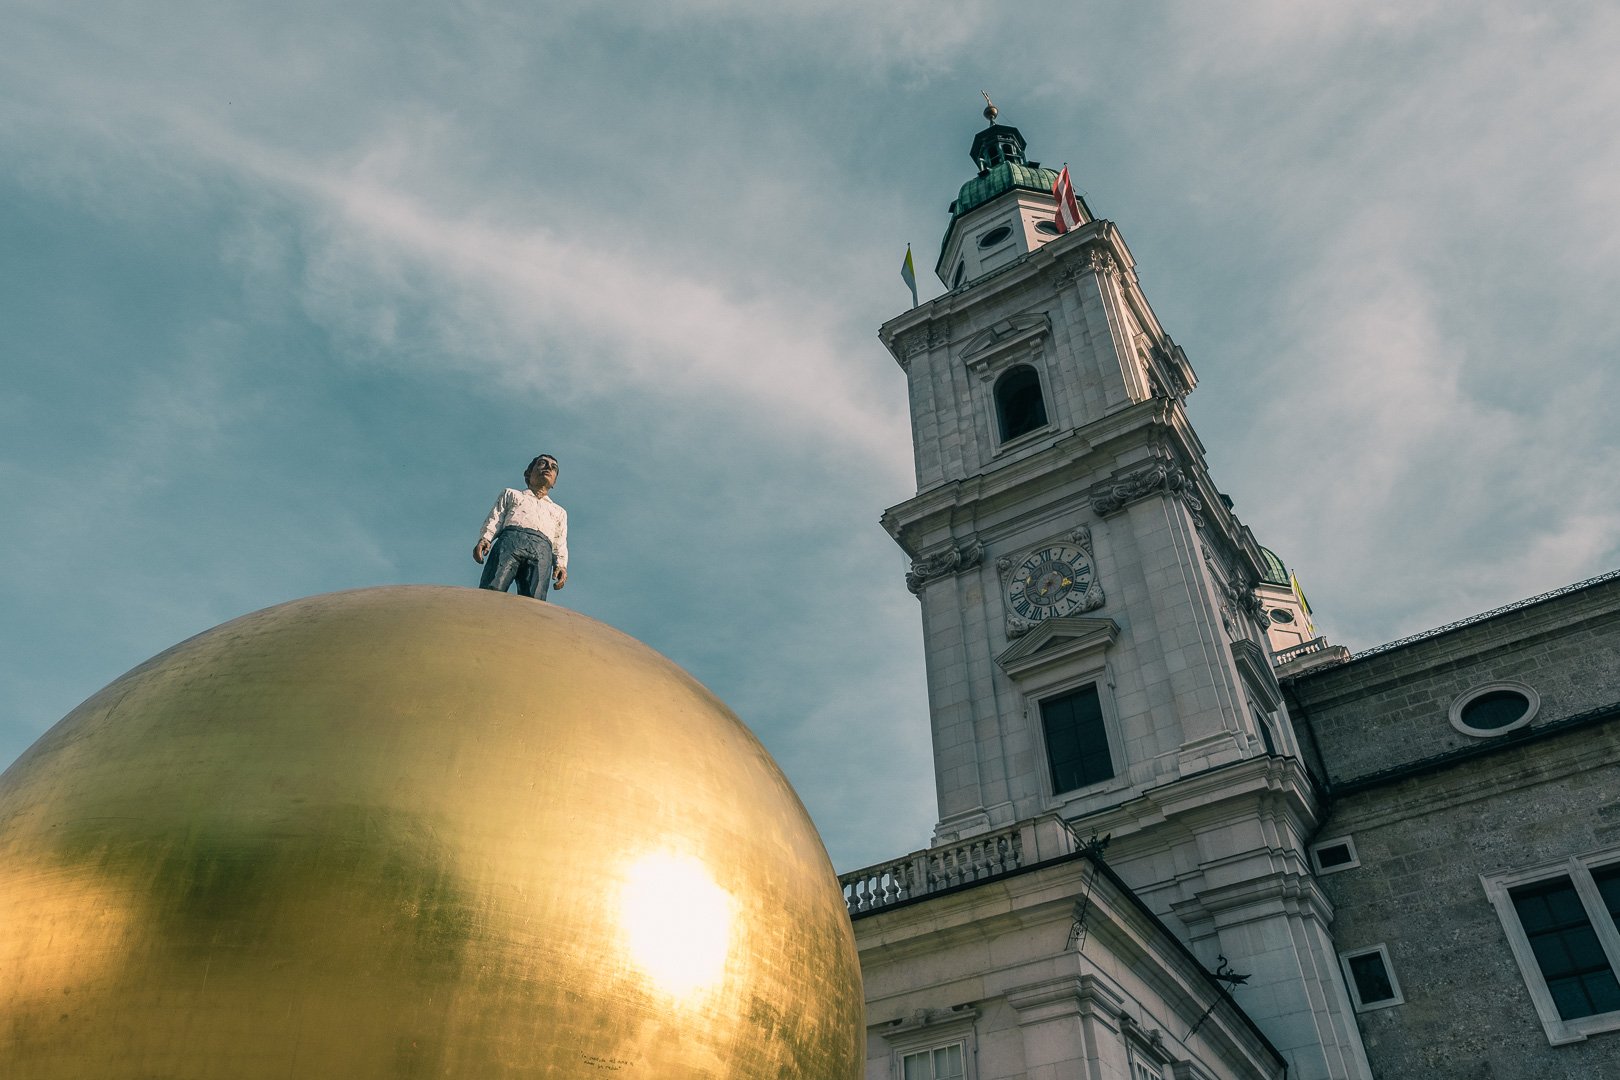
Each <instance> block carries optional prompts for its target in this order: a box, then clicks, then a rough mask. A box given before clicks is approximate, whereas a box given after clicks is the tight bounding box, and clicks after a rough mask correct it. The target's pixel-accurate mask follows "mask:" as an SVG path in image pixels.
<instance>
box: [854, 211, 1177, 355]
mask: <svg viewBox="0 0 1620 1080" xmlns="http://www.w3.org/2000/svg"><path fill="white" fill-rule="evenodd" d="M1087 273H1101V274H1108V275H1117V276H1118V277H1120V278H1121V279H1122V280H1123V281H1125V282H1127V284H1128V288H1127V289H1126V293H1127V296H1128V299H1129V302H1130V304H1131V307H1132V310H1133V311H1135V312H1136V314H1137V317H1138V318H1139V319H1140V320H1141V321H1142V323H1143V325H1145V326H1148V327H1151V328H1152V329H1153V331H1154V332H1155V333H1156V334H1161V335H1162V333H1163V331H1162V330H1161V329H1160V328H1159V325H1158V320H1157V319H1155V318H1154V317H1153V313H1152V309H1150V308H1149V307H1148V306H1147V303H1146V301H1145V300H1143V299H1142V297H1141V293H1140V290H1139V289H1138V288H1137V287H1136V284H1135V281H1136V273H1135V260H1134V258H1132V256H1131V253H1130V249H1129V248H1128V247H1126V246H1125V240H1124V238H1123V237H1122V236H1120V233H1119V229H1118V228H1117V227H1116V226H1115V225H1114V223H1113V222H1111V221H1107V220H1103V219H1098V220H1095V221H1091V222H1087V223H1086V224H1085V225H1083V226H1081V227H1080V228H1078V229H1075V230H1072V231H1071V232H1069V233H1068V234H1067V235H1065V236H1061V237H1058V238H1057V239H1055V240H1052V241H1050V242H1049V243H1046V244H1043V245H1041V246H1040V247H1038V248H1036V249H1035V250H1034V251H1030V252H1026V253H1025V254H1023V255H1021V256H1019V257H1018V258H1017V259H1015V260H1013V261H1012V262H1011V263H1008V264H1007V265H1006V266H1003V267H1000V268H998V269H996V270H993V271H991V272H990V273H988V274H985V275H983V276H982V277H979V278H977V279H975V280H974V281H973V282H971V283H970V284H968V285H966V286H964V287H962V288H959V289H954V290H952V291H951V292H947V293H945V294H944V295H943V296H936V297H935V298H934V299H932V300H930V301H928V302H927V303H926V304H920V305H918V306H917V307H914V308H912V309H911V310H909V311H906V312H903V313H901V314H899V315H896V316H895V317H894V318H892V319H890V320H889V321H888V322H885V323H884V324H883V325H882V326H881V327H879V328H878V340H879V341H881V342H882V343H883V346H884V348H886V349H888V350H889V353H890V355H892V356H893V357H894V359H895V362H896V363H898V364H899V365H900V367H901V368H902V369H906V370H909V369H910V366H911V360H912V358H913V357H914V356H915V355H916V354H917V353H918V352H921V351H925V350H928V351H931V350H933V349H935V348H940V347H942V346H943V345H945V344H946V343H948V342H949V341H950V340H951V334H952V327H953V326H954V325H956V324H957V322H958V316H959V315H961V314H963V313H965V312H966V311H967V310H968V309H970V308H971V309H974V310H983V309H984V307H985V305H987V304H991V303H993V302H994V300H995V298H996V297H997V296H998V295H1000V294H1002V293H1004V292H1008V291H1010V290H1015V289H1020V288H1025V287H1027V286H1029V285H1031V284H1033V283H1041V284H1044V285H1047V286H1048V287H1050V288H1052V289H1053V290H1054V291H1055V290H1058V289H1062V288H1063V287H1064V286H1066V285H1067V284H1069V283H1070V282H1071V281H1073V280H1074V279H1075V278H1076V277H1079V276H1081V275H1082V274H1087ZM1189 370H1190V369H1189Z"/></svg>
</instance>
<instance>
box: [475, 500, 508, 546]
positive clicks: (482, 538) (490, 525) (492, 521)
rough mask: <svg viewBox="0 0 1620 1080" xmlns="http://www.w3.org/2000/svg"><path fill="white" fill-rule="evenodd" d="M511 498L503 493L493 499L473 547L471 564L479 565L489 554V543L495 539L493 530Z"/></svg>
mask: <svg viewBox="0 0 1620 1080" xmlns="http://www.w3.org/2000/svg"><path fill="white" fill-rule="evenodd" d="M511 497H512V493H511V492H510V491H503V492H501V493H500V494H499V495H497V496H496V497H495V506H494V507H493V508H492V509H491V510H490V512H489V516H488V517H486V518H485V519H484V527H483V528H482V529H481V530H479V533H478V543H476V544H474V545H473V562H475V563H481V562H483V561H484V557H485V556H487V555H488V554H489V545H490V542H491V541H492V540H494V539H495V529H496V527H497V526H498V525H499V524H500V521H501V514H503V513H504V512H505V511H506V504H507V502H508V501H509V500H510V499H511Z"/></svg>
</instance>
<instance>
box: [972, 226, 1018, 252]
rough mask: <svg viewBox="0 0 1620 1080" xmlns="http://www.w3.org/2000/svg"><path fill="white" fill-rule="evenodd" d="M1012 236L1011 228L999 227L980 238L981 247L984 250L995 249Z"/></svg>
mask: <svg viewBox="0 0 1620 1080" xmlns="http://www.w3.org/2000/svg"><path fill="white" fill-rule="evenodd" d="M1011 235H1012V227H1011V226H1009V225H997V226H996V227H995V228H993V229H991V230H990V231H989V232H987V233H985V234H984V235H983V236H981V237H979V246H980V247H982V248H988V247H995V246H996V245H997V244H999V243H1001V242H1002V241H1003V240H1005V239H1007V237H1009V236H1011Z"/></svg>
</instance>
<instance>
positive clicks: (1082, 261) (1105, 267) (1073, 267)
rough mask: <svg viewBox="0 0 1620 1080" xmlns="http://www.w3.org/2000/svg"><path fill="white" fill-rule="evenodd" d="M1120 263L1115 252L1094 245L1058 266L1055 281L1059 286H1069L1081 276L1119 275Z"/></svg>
mask: <svg viewBox="0 0 1620 1080" xmlns="http://www.w3.org/2000/svg"><path fill="white" fill-rule="evenodd" d="M1118 272H1119V263H1118V262H1116V261H1115V260H1114V254H1113V252H1111V251H1109V250H1108V248H1107V247H1106V246H1104V245H1099V244H1094V245H1092V246H1091V247H1088V248H1086V249H1085V250H1084V251H1082V252H1080V253H1079V254H1078V255H1074V256H1072V257H1070V258H1067V259H1064V260H1063V261H1062V262H1060V263H1058V264H1057V270H1056V273H1055V275H1054V280H1055V281H1056V283H1057V284H1058V285H1059V286H1063V285H1067V284H1068V283H1069V282H1071V281H1073V280H1074V279H1075V278H1077V277H1079V276H1080V275H1081V274H1117V273H1118Z"/></svg>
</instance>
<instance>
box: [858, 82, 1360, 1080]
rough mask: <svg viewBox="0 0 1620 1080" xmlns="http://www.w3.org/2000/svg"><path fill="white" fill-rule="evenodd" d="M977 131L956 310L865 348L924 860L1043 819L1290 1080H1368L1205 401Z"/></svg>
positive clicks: (945, 248) (1005, 150) (1128, 290)
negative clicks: (1198, 975) (888, 407)
mask: <svg viewBox="0 0 1620 1080" xmlns="http://www.w3.org/2000/svg"><path fill="white" fill-rule="evenodd" d="M985 115H986V118H987V119H988V120H989V121H990V126H989V127H987V128H985V129H984V130H983V131H981V132H979V133H978V135H977V136H976V137H975V138H974V140H973V145H972V149H971V151H970V152H971V155H972V157H973V160H974V164H975V166H976V168H977V170H978V174H977V175H976V176H975V177H973V178H972V179H970V180H968V181H967V182H966V183H965V184H963V185H962V187H961V190H960V192H959V194H958V196H957V198H956V200H955V202H953V203H952V204H951V218H950V223H949V224H948V225H947V227H946V230H945V237H944V241H943V243H942V245H941V251H940V257H939V261H938V263H937V265H936V271H937V273H938V274H939V277H940V280H941V281H942V282H944V283H945V285H946V287H947V289H948V291H947V292H946V293H945V294H944V295H942V296H940V297H938V298H936V299H934V300H932V301H930V302H928V303H926V304H923V305H921V306H920V307H917V308H914V309H912V310H911V311H908V312H906V313H905V314H903V315H901V316H899V317H897V318H895V319H892V320H890V321H889V322H888V323H886V324H885V325H884V326H883V328H882V330H881V335H880V336H881V338H882V341H883V343H884V345H886V346H887V347H888V349H889V351H890V352H891V353H892V354H893V356H894V358H895V360H896V361H897V362H898V363H899V364H900V366H901V368H902V369H904V371H905V373H906V378H907V380H908V385H909V394H910V409H911V422H912V441H913V446H914V451H915V459H916V478H917V493H916V495H915V496H914V497H912V498H910V499H908V500H906V501H905V502H902V503H900V504H899V505H897V506H894V507H891V508H890V509H889V510H888V511H887V512H885V514H884V515H883V525H884V527H885V528H886V529H887V530H888V532H889V533H890V535H891V536H893V537H894V539H895V541H896V542H897V543H898V544H899V545H900V547H901V548H902V549H903V550H904V551H905V552H906V554H907V556H909V558H910V559H911V570H910V573H908V574H907V575H906V585H907V587H908V588H909V589H910V590H911V591H912V592H913V593H914V594H916V596H917V598H918V600H919V601H920V604H921V608H922V624H923V636H924V642H925V655H926V663H927V675H928V694H929V713H930V720H931V724H932V735H933V750H934V772H935V784H936V790H937V795H938V809H939V819H938V824H937V826H936V828H935V837H934V842H935V843H936V844H941V843H946V842H951V841H956V840H960V839H962V838H966V837H971V836H973V835H975V834H978V833H983V832H987V831H990V830H994V829H999V828H1003V827H1005V826H1006V825H1008V824H1009V823H1013V822H1019V821H1024V820H1028V819H1033V818H1037V817H1041V816H1045V815H1053V814H1055V815H1058V816H1061V817H1062V818H1063V819H1064V820H1066V821H1067V822H1068V823H1069V824H1070V826H1071V828H1072V829H1073V830H1074V831H1075V832H1076V833H1078V834H1079V835H1080V836H1082V837H1084V836H1091V835H1098V836H1101V835H1107V834H1112V843H1111V846H1110V847H1109V850H1108V861H1109V863H1110V864H1111V865H1112V866H1114V868H1115V869H1116V870H1117V871H1118V872H1119V873H1120V875H1121V877H1123V878H1124V879H1125V880H1126V881H1127V882H1128V883H1129V884H1130V885H1131V887H1132V888H1133V889H1135V890H1136V891H1137V893H1138V895H1139V896H1141V897H1142V899H1143V900H1144V901H1145V902H1146V903H1147V904H1148V905H1149V907H1150V908H1152V909H1153V911H1154V912H1155V913H1156V914H1158V915H1159V916H1160V917H1161V918H1163V919H1164V920H1165V921H1166V923H1168V924H1169V925H1170V926H1171V927H1172V928H1173V929H1175V930H1176V932H1177V933H1178V935H1179V936H1181V937H1182V939H1183V940H1184V941H1186V942H1187V943H1188V944H1189V945H1190V946H1191V947H1192V948H1193V950H1194V951H1195V952H1196V953H1197V954H1198V955H1199V956H1200V958H1201V959H1202V960H1203V961H1204V962H1205V963H1206V964H1207V965H1208V966H1209V967H1210V968H1213V967H1214V966H1215V962H1216V957H1217V955H1224V956H1226V957H1228V958H1230V960H1231V962H1232V964H1233V965H1234V966H1237V967H1239V968H1241V969H1243V970H1252V972H1253V978H1252V981H1251V983H1250V985H1251V986H1254V987H1260V986H1264V987H1268V989H1267V990H1265V991H1263V992H1262V993H1260V994H1249V995H1247V996H1249V997H1251V998H1254V999H1256V1001H1259V1000H1260V999H1262V998H1263V999H1264V1000H1265V1002H1266V1003H1265V1004H1263V1005H1256V1006H1254V1007H1252V1008H1251V1006H1250V1003H1249V1002H1247V1001H1245V1002H1243V1004H1244V1007H1245V1008H1248V1009H1250V1011H1251V1015H1254V1016H1255V1018H1256V1020H1257V1021H1258V1022H1259V1023H1260V1024H1261V1026H1262V1027H1263V1028H1264V1029H1265V1030H1266V1032H1267V1035H1268V1036H1269V1037H1270V1038H1271V1039H1272V1040H1273V1042H1275V1043H1276V1044H1277V1046H1278V1047H1279V1048H1281V1049H1282V1050H1283V1051H1284V1052H1285V1053H1286V1054H1287V1055H1288V1056H1289V1057H1290V1059H1291V1060H1292V1061H1293V1064H1294V1068H1293V1075H1294V1076H1295V1077H1296V1078H1302V1077H1341V1076H1342V1077H1351V1076H1364V1075H1366V1063H1365V1057H1364V1055H1363V1053H1362V1051H1361V1046H1360V1041H1359V1036H1358V1035H1357V1033H1356V1029H1355V1024H1354V1022H1353V1019H1352V1016H1351V1010H1350V1006H1349V1003H1348V999H1347V997H1346V994H1345V992H1344V988H1343V983H1342V979H1341V978H1339V976H1338V973H1337V963H1336V959H1335V954H1334V952H1333V949H1332V945H1331V941H1330V939H1329V937H1328V933H1327V924H1328V922H1329V920H1330V919H1331V906H1330V905H1329V903H1328V901H1327V900H1326V899H1325V897H1323V896H1322V895H1321V893H1320V891H1319V890H1318V889H1317V888H1316V886H1315V883H1314V881H1312V880H1311V878H1310V876H1309V870H1308V864H1307V862H1306V861H1305V858H1304V848H1305V844H1306V843H1307V841H1308V839H1309V836H1310V834H1311V832H1312V831H1313V829H1314V827H1315V822H1316V820H1317V818H1318V806H1317V801H1316V797H1315V794H1314V793H1313V790H1312V789H1311V787H1310V784H1309V782H1308V780H1307V778H1306V774H1305V772H1304V770H1303V768H1302V767H1301V766H1300V763H1299V753H1298V748H1297V747H1296V746H1295V745H1294V741H1293V735H1292V732H1291V731H1290V725H1289V724H1288V722H1287V717H1286V715H1285V712H1284V706H1283V702H1282V695H1281V692H1280V690H1279V688H1278V684H1277V680H1276V678H1275V677H1274V675H1273V673H1272V664H1271V652H1270V647H1269V644H1268V641H1267V636H1266V625H1267V624H1266V621H1265V620H1266V613H1265V611H1264V608H1263V605H1262V604H1261V602H1260V601H1259V600H1257V599H1256V596H1255V591H1254V590H1255V585H1256V584H1257V583H1258V582H1260V581H1262V580H1263V579H1264V578H1265V577H1266V575H1267V572H1268V568H1269V562H1268V560H1267V557H1266V554H1265V553H1264V551H1263V550H1262V548H1261V547H1260V546H1259V544H1258V543H1257V542H1256V540H1255V538H1254V536H1253V535H1252V534H1251V532H1250V531H1249V529H1248V528H1247V527H1246V526H1245V525H1243V524H1242V522H1240V521H1239V520H1238V518H1237V517H1236V516H1235V515H1234V513H1233V511H1232V508H1231V503H1230V501H1229V500H1228V499H1226V498H1225V497H1224V496H1222V495H1221V493H1220V492H1219V490H1218V489H1217V488H1216V487H1215V484H1214V481H1213V480H1212V479H1211V477H1210V474H1209V469H1208V466H1207V464H1206V462H1205V460H1204V448H1203V446H1202V444H1201V443H1200V442H1199V439H1198V436H1197V434H1196V433H1195V432H1194V431H1193V428H1192V425H1191V424H1190V423H1189V422H1188V419H1187V414H1186V411H1185V409H1184V408H1183V402H1184V400H1185V398H1186V396H1187V395H1188V394H1189V393H1190V392H1191V391H1192V389H1193V388H1194V386H1195V385H1196V383H1197V379H1196V376H1195V375H1194V373H1193V370H1192V367H1191V366H1190V365H1189V364H1188V362H1187V358H1186V356H1185V355H1184V354H1183V352H1182V350H1181V348H1180V347H1179V346H1177V345H1176V344H1175V342H1174V341H1172V340H1171V338H1170V336H1169V335H1168V334H1167V333H1165V331H1164V328H1163V327H1161V326H1160V325H1159V320H1158V319H1157V317H1156V316H1155V315H1154V313H1153V309H1152V308H1151V307H1150V306H1149V304H1148V301H1147V298H1146V296H1145V295H1144V294H1143V292H1142V289H1141V287H1140V284H1139V282H1138V280H1137V276H1136V265H1135V260H1134V259H1133V258H1132V255H1131V252H1130V249H1129V248H1128V247H1126V245H1125V240H1124V238H1123V237H1122V236H1121V235H1120V231H1119V229H1118V228H1116V227H1115V226H1114V224H1113V223H1112V222H1109V221H1105V220H1101V219H1097V218H1095V217H1094V216H1093V215H1092V213H1091V211H1090V209H1089V207H1087V206H1086V205H1085V203H1084V202H1083V201H1082V200H1078V199H1076V200H1075V202H1074V204H1072V206H1073V207H1074V208H1076V209H1077V210H1078V215H1077V216H1078V222H1077V223H1075V221H1074V218H1075V216H1076V215H1075V214H1074V213H1073V212H1072V211H1071V213H1070V214H1067V215H1059V214H1058V213H1057V211H1058V204H1057V200H1056V198H1055V196H1054V186H1055V185H1056V184H1057V182H1058V179H1059V174H1058V173H1057V172H1054V171H1053V170H1051V169H1046V168H1042V167H1041V166H1040V165H1039V163H1036V162H1031V161H1029V160H1028V159H1027V157H1026V153H1025V151H1026V143H1025V141H1024V138H1023V136H1022V135H1021V134H1020V133H1019V131H1018V129H1017V128H1014V127H1008V126H1005V125H1002V124H999V123H997V122H996V111H995V108H994V106H991V107H990V108H988V109H986V110H985ZM1055 219H1061V220H1055ZM1245 965H1246V966H1245Z"/></svg>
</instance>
